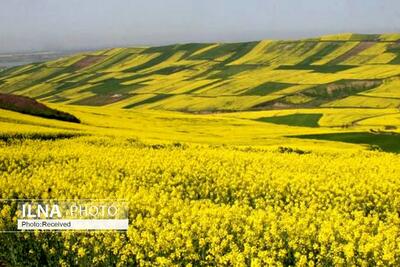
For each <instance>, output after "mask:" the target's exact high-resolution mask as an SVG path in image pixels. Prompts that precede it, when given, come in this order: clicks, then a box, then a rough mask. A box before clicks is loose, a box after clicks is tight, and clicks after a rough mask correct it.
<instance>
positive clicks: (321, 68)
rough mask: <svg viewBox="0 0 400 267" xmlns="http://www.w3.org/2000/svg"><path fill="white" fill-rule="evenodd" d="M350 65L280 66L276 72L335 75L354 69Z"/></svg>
mask: <svg viewBox="0 0 400 267" xmlns="http://www.w3.org/2000/svg"><path fill="white" fill-rule="evenodd" d="M354 67H355V66H351V65H304V64H302V65H301V64H298V65H281V66H279V67H278V68H277V69H278V70H312V71H314V72H320V73H336V72H340V71H344V70H348V69H351V68H354Z"/></svg>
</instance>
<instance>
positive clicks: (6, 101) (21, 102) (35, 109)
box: [0, 93, 80, 123]
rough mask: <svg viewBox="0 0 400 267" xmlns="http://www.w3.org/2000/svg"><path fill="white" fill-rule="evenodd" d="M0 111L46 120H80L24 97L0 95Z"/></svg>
mask: <svg viewBox="0 0 400 267" xmlns="http://www.w3.org/2000/svg"><path fill="white" fill-rule="evenodd" d="M0 109H7V110H12V111H16V112H20V113H23V114H28V115H33V116H38V117H43V118H48V119H56V120H61V121H68V122H78V123H79V122H80V120H79V119H78V118H76V117H75V116H74V115H72V114H69V113H67V112H63V111H59V110H56V109H52V108H49V107H48V106H46V105H44V104H42V103H39V102H38V101H36V100H35V99H32V98H30V97H26V96H19V95H12V94H1V93H0Z"/></svg>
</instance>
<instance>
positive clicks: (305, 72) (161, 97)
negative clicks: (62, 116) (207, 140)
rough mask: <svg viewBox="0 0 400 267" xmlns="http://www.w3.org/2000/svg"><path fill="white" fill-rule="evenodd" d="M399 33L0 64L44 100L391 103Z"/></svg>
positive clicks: (237, 107)
mask: <svg viewBox="0 0 400 267" xmlns="http://www.w3.org/2000/svg"><path fill="white" fill-rule="evenodd" d="M399 77H400V34H383V35H360V34H341V35H332V36H323V37H320V38H313V39H306V40H299V41H259V42H247V43H212V44H211V43H210V44H178V45H170V46H162V47H143V48H115V49H109V50H102V51H96V52H90V53H82V54H77V55H74V56H69V57H65V58H61V59H58V60H55V61H50V62H46V63H37V64H29V65H25V66H20V67H13V68H9V69H6V70H3V71H0V92H2V93H13V94H20V95H25V96H29V97H32V98H35V99H38V100H41V101H45V102H49V103H63V104H72V105H87V106H109V107H115V108H124V109H134V108H143V107H144V108H152V109H161V110H176V111H187V112H214V111H241V110H269V109H288V108H310V107H314V108H315V107H334V108H338V107H339V108H348V107H362V108H397V107H399V106H400V90H399V89H398V88H399V86H400V79H399Z"/></svg>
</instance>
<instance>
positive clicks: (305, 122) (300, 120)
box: [256, 114, 322, 127]
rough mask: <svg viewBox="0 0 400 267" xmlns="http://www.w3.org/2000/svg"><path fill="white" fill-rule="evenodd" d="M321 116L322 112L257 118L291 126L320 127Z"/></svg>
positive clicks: (261, 120)
mask: <svg viewBox="0 0 400 267" xmlns="http://www.w3.org/2000/svg"><path fill="white" fill-rule="evenodd" d="M321 117H322V114H291V115H286V116H275V117H263V118H259V119H256V120H257V121H260V122H269V123H274V124H283V125H289V126H300V127H319V124H318V121H319V120H320V119H321Z"/></svg>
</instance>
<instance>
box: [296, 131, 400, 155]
mask: <svg viewBox="0 0 400 267" xmlns="http://www.w3.org/2000/svg"><path fill="white" fill-rule="evenodd" d="M290 137H295V138H302V139H317V140H326V141H337V142H344V143H352V144H366V145H370V146H371V148H374V147H379V148H380V149H381V150H383V151H386V152H393V153H400V134H395V133H367V132H356V133H330V134H310V135H297V136H290Z"/></svg>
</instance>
